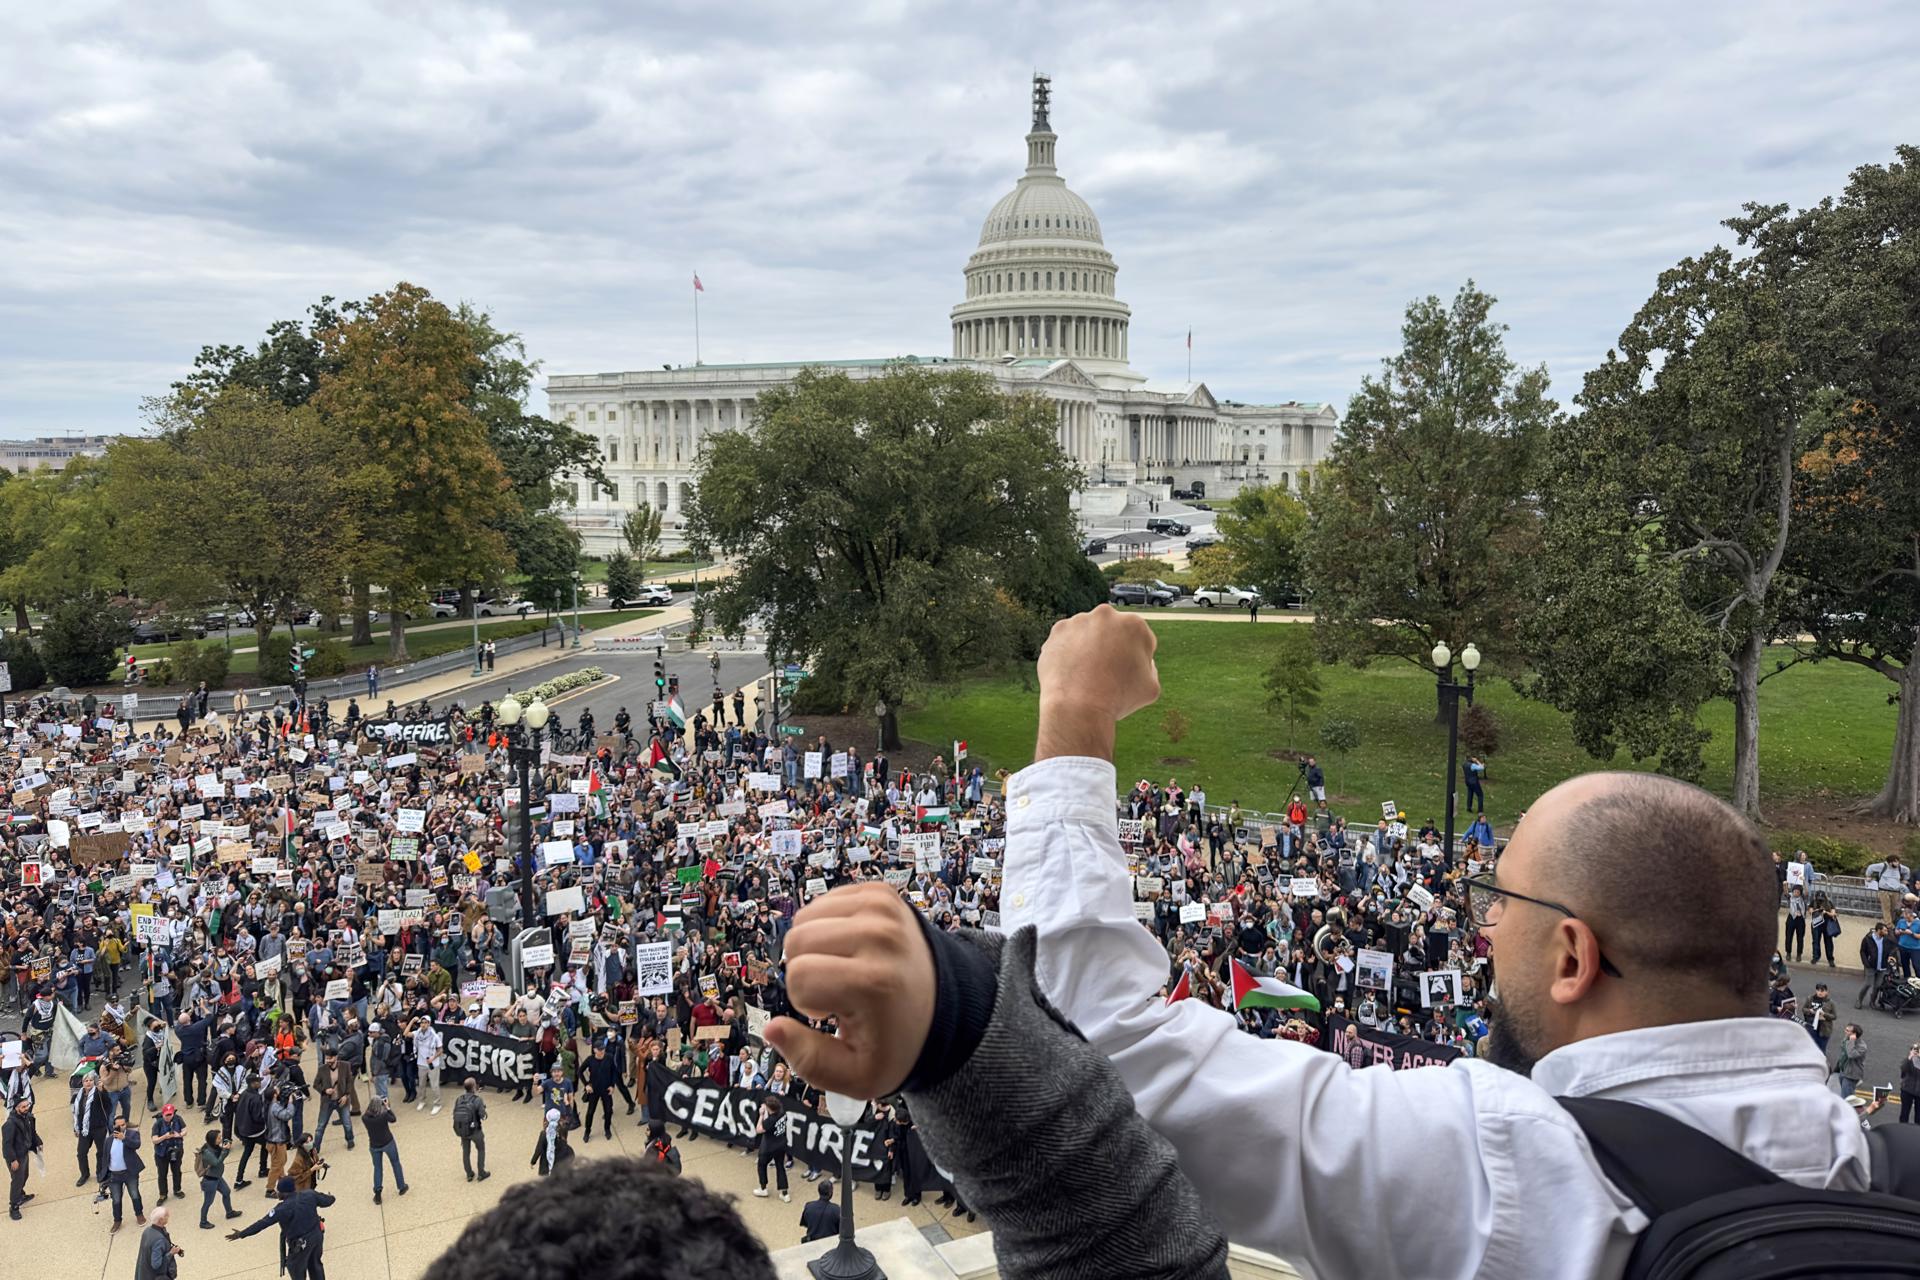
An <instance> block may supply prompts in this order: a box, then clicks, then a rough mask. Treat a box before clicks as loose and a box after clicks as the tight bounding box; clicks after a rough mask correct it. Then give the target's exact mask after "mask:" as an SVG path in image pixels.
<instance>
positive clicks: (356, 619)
mask: <svg viewBox="0 0 1920 1280" xmlns="http://www.w3.org/2000/svg"><path fill="white" fill-rule="evenodd" d="M349 643H351V644H355V645H362V644H372V643H373V591H372V589H371V588H370V587H368V586H367V584H366V583H364V582H356V583H354V584H353V639H352V640H351V641H350V642H349Z"/></svg>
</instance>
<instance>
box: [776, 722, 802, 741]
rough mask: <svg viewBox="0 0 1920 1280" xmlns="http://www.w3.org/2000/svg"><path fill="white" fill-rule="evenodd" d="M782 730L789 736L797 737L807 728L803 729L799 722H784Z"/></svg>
mask: <svg viewBox="0 0 1920 1280" xmlns="http://www.w3.org/2000/svg"><path fill="white" fill-rule="evenodd" d="M780 732H781V733H783V734H785V735H786V736H787V737H789V738H797V737H799V736H800V735H801V734H803V733H805V732H806V730H805V729H802V728H801V727H800V726H799V725H797V724H783V725H781V726H780Z"/></svg>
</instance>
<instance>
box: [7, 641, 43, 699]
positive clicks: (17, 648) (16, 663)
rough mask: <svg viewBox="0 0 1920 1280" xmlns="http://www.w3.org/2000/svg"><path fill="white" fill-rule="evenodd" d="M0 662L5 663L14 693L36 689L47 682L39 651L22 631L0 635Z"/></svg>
mask: <svg viewBox="0 0 1920 1280" xmlns="http://www.w3.org/2000/svg"><path fill="white" fill-rule="evenodd" d="M0 662H4V663H6V664H7V676H8V677H9V678H10V679H11V680H12V681H13V691H14V692H16V693H25V692H26V691H27V690H29V689H38V688H39V687H40V686H41V685H43V684H45V683H46V682H47V669H46V667H45V666H44V665H43V664H42V663H41V661H40V651H39V650H38V649H36V648H34V645H33V640H32V638H31V637H30V636H28V635H27V633H26V632H24V631H16V632H14V633H13V634H12V635H10V636H9V635H0Z"/></svg>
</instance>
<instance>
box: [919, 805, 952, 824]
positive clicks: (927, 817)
mask: <svg viewBox="0 0 1920 1280" xmlns="http://www.w3.org/2000/svg"><path fill="white" fill-rule="evenodd" d="M948 816H949V815H948V813H947V806H945V805H943V804H941V805H925V804H923V805H917V806H915V808H914V810H913V817H914V821H916V822H930V823H938V824H939V825H941V826H945V825H946V823H947V818H948Z"/></svg>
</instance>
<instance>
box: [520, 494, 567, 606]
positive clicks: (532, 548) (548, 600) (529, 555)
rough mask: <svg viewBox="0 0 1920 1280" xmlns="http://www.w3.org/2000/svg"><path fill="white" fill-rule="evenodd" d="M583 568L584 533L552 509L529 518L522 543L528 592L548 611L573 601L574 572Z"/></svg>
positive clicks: (529, 596)
mask: <svg viewBox="0 0 1920 1280" xmlns="http://www.w3.org/2000/svg"><path fill="white" fill-rule="evenodd" d="M579 571H580V535H579V533H577V532H576V531H575V530H574V529H573V528H572V527H570V526H569V525H568V524H567V522H566V521H564V520H562V519H561V518H560V517H559V516H556V515H554V514H553V513H552V512H550V511H546V512H542V513H541V514H539V515H537V516H535V517H534V518H533V519H531V520H529V521H528V522H527V528H526V531H525V533H524V535H523V537H522V540H521V545H520V572H521V573H523V574H524V575H526V587H525V589H524V594H525V596H526V598H527V599H528V600H530V601H532V602H533V603H534V604H535V605H537V606H538V607H539V608H541V609H543V610H545V611H546V612H548V613H560V612H563V611H565V610H566V608H567V607H568V606H569V605H570V604H572V603H573V575H574V574H576V573H578V572H579Z"/></svg>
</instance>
